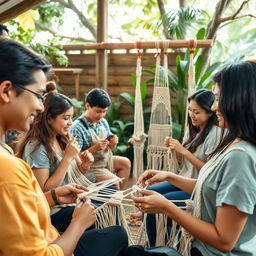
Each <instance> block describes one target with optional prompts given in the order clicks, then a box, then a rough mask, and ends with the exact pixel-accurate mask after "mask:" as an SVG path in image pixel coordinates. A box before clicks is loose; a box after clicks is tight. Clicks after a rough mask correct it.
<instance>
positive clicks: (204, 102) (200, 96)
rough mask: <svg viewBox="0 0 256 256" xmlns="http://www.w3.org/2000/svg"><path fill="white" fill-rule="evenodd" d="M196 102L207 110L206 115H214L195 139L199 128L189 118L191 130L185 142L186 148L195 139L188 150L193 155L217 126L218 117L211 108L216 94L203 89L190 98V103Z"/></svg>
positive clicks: (188, 117)
mask: <svg viewBox="0 0 256 256" xmlns="http://www.w3.org/2000/svg"><path fill="white" fill-rule="evenodd" d="M191 100H194V101H195V102H196V103H197V104H198V105H199V106H200V107H201V108H202V109H204V110H205V112H206V113H212V115H211V116H210V117H209V119H208V121H207V124H206V126H205V127H204V129H203V131H202V132H201V133H200V135H199V136H198V137H197V138H196V139H195V137H196V136H197V134H198V132H199V127H197V126H193V125H192V121H191V118H190V116H189V115H188V116H187V120H188V128H189V138H188V139H187V141H185V142H184V145H183V146H184V147H185V146H187V145H189V144H190V143H191V142H192V141H193V140H194V139H195V140H194V141H193V142H192V143H191V144H190V145H189V147H188V150H189V151H190V152H191V153H194V152H195V151H196V149H197V147H198V146H199V145H201V144H202V143H203V142H204V140H205V138H206V137H207V135H208V134H209V132H210V130H211V129H212V127H213V126H214V125H217V116H216V114H215V113H214V112H212V110H211V107H212V104H213V102H214V94H213V92H212V91H210V90H206V89H201V90H198V91H196V92H195V93H194V94H192V95H191V96H190V97H188V102H190V101H191Z"/></svg>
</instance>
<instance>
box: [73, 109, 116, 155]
mask: <svg viewBox="0 0 256 256" xmlns="http://www.w3.org/2000/svg"><path fill="white" fill-rule="evenodd" d="M81 120H83V121H82V122H81ZM102 128H103V129H104V131H105V132H106V137H108V136H109V135H110V134H111V131H110V128H109V125H108V122H107V120H106V119H105V118H102V119H101V120H100V121H99V122H98V123H97V124H96V125H93V124H92V123H90V122H89V121H88V120H87V119H86V118H85V117H84V114H82V115H81V116H80V117H79V118H78V119H76V121H75V122H74V123H73V124H72V126H71V128H70V133H71V134H73V135H74V136H75V137H76V139H77V142H78V144H79V146H80V147H81V150H85V149H87V148H89V147H91V146H92V145H91V143H92V138H91V132H94V134H95V135H97V136H99V133H100V130H101V129H102Z"/></svg>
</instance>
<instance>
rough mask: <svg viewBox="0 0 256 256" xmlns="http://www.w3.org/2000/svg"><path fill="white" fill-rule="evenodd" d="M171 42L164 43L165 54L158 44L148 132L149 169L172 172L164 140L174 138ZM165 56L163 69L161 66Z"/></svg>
mask: <svg viewBox="0 0 256 256" xmlns="http://www.w3.org/2000/svg"><path fill="white" fill-rule="evenodd" d="M168 47H169V41H163V52H162V54H161V52H160V46H159V42H157V43H156V48H157V54H156V69H155V80H154V90H153V99H152V109H151V116H150V125H149V132H148V147H147V169H154V170H171V169H172V167H171V164H170V161H171V160H172V157H171V159H170V155H172V154H170V151H169V149H168V148H167V147H165V146H164V139H165V137H167V136H172V116H171V97H170V90H169V82H168ZM161 55H163V67H161V66H160V61H161Z"/></svg>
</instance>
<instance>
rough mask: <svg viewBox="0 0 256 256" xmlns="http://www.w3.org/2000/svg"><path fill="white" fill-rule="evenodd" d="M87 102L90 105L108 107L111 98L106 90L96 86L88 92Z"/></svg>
mask: <svg viewBox="0 0 256 256" xmlns="http://www.w3.org/2000/svg"><path fill="white" fill-rule="evenodd" d="M85 103H89V105H90V107H100V108H107V107H109V106H110V104H111V99H110V97H109V95H108V93H107V92H106V91H104V90H102V89H100V88H94V89H92V90H91V91H89V92H88V94H87V96H86V98H85Z"/></svg>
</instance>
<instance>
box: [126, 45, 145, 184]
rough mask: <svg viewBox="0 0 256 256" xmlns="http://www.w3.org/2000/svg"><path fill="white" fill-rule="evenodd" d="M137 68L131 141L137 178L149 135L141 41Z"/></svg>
mask: <svg viewBox="0 0 256 256" xmlns="http://www.w3.org/2000/svg"><path fill="white" fill-rule="evenodd" d="M137 50H138V54H137V68H136V88H135V109H134V131H133V135H132V138H130V139H129V142H130V143H132V144H133V152H134V153H133V154H134V158H133V171H132V173H133V176H134V178H135V179H137V178H138V177H139V175H140V174H141V173H143V171H144V164H143V151H144V144H145V140H146V138H147V135H146V134H145V133H144V117H143V109H142V98H141V86H140V84H141V70H142V67H141V56H142V55H141V52H142V50H141V49H140V43H139V42H137Z"/></svg>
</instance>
